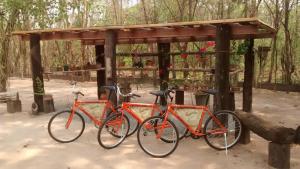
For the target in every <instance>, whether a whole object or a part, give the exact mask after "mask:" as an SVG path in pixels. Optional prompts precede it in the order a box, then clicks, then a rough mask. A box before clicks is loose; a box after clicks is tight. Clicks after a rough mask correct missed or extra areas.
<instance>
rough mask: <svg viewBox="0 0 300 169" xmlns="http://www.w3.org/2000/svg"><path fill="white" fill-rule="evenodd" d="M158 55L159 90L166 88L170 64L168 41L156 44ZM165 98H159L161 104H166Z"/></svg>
mask: <svg viewBox="0 0 300 169" xmlns="http://www.w3.org/2000/svg"><path fill="white" fill-rule="evenodd" d="M157 48H158V52H159V56H158V64H159V65H158V70H159V71H158V72H159V79H160V81H159V82H160V90H166V89H167V88H168V81H169V70H168V67H169V65H170V55H169V53H170V43H158V44H157ZM165 99H166V98H162V99H161V104H162V105H165V104H166V100H165Z"/></svg>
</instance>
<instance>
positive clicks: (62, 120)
mask: <svg viewBox="0 0 300 169" xmlns="http://www.w3.org/2000/svg"><path fill="white" fill-rule="evenodd" d="M71 85H73V89H74V88H75V86H76V82H73V83H72V84H71ZM103 88H104V89H107V90H109V95H108V99H107V100H95V101H80V100H78V96H79V95H81V96H84V94H83V93H82V92H80V91H73V95H74V102H73V105H72V107H71V108H70V109H69V110H63V111H60V112H58V113H56V114H55V115H53V116H52V117H51V119H50V120H49V123H48V133H49V135H50V136H51V138H53V139H54V140H55V141H57V142H60V143H70V142H73V141H75V140H76V139H78V138H79V137H80V136H81V135H82V133H83V131H84V129H85V120H84V118H83V117H82V115H81V114H80V113H79V112H82V113H83V114H85V115H86V116H87V117H88V118H89V119H91V121H92V122H93V123H94V125H95V126H97V127H98V126H101V124H102V123H103V121H104V120H105V119H106V118H107V117H109V116H110V115H112V114H115V115H117V116H118V117H119V116H120V113H118V112H117V109H116V108H115V107H114V106H113V104H112V103H111V102H110V101H109V99H110V97H111V94H112V92H113V91H114V90H115V88H114V87H113V86H103ZM87 104H97V105H104V109H103V111H102V112H101V110H99V113H98V115H99V117H96V115H93V114H92V113H89V112H88V111H87V110H86V109H85V108H84V107H82V106H83V105H87ZM120 117H121V116H120ZM121 118H123V120H122V123H121V124H118V125H119V126H121V125H125V126H127V128H125V130H127V129H128V127H129V120H128V118H127V117H125V116H122V117H121ZM124 137H125V136H124Z"/></svg>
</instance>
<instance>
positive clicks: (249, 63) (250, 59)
mask: <svg viewBox="0 0 300 169" xmlns="http://www.w3.org/2000/svg"><path fill="white" fill-rule="evenodd" d="M253 46H254V39H249V46H248V50H247V53H246V54H245V71H244V83H243V111H245V112H248V113H251V112H252V86H253V80H254V51H253ZM243 127H244V128H243V133H242V135H241V139H240V142H241V143H242V144H248V143H250V130H249V129H247V128H246V127H245V126H243Z"/></svg>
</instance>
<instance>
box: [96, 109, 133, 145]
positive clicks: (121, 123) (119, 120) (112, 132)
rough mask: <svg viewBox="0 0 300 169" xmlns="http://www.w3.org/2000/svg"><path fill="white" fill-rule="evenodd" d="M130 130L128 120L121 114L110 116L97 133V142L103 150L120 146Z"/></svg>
mask: <svg viewBox="0 0 300 169" xmlns="http://www.w3.org/2000/svg"><path fill="white" fill-rule="evenodd" d="M129 128H130V124H129V120H128V118H127V117H126V116H124V115H122V114H121V113H118V114H114V115H111V116H110V117H108V119H106V120H105V121H104V123H103V124H102V125H101V126H100V128H99V131H98V142H99V144H100V145H101V146H102V147H103V148H105V149H112V148H115V147H117V146H118V145H120V144H121V143H122V142H123V141H124V139H125V138H126V136H127V134H128V131H129Z"/></svg>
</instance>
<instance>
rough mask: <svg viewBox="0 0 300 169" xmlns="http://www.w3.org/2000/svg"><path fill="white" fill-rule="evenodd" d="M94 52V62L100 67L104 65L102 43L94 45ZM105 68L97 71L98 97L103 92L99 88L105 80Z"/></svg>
mask: <svg viewBox="0 0 300 169" xmlns="http://www.w3.org/2000/svg"><path fill="white" fill-rule="evenodd" d="M95 53H96V64H100V65H101V67H105V58H104V45H96V46H95ZM105 80H106V79H105V69H104V70H98V71H97V91H98V99H100V98H101V95H102V94H104V93H105V91H103V90H102V89H101V86H104V85H105V84H106V81H105Z"/></svg>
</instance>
